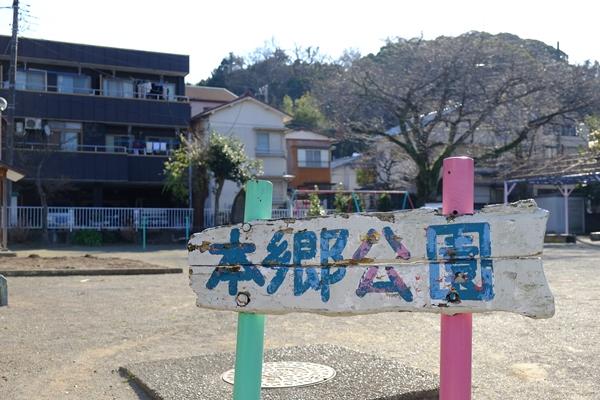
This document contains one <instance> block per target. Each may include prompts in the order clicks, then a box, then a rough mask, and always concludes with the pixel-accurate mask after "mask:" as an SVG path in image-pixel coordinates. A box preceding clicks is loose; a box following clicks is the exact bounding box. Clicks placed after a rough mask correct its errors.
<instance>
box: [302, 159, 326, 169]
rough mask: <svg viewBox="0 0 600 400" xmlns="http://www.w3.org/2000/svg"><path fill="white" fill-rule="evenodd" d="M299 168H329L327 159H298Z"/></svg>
mask: <svg viewBox="0 0 600 400" xmlns="http://www.w3.org/2000/svg"><path fill="white" fill-rule="evenodd" d="M298 166H299V167H301V168H329V161H298Z"/></svg>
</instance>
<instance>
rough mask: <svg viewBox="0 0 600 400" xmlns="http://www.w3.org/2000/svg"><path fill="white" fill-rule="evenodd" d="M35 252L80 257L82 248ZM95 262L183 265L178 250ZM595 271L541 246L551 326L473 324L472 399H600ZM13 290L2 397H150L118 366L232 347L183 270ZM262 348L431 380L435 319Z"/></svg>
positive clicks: (313, 323) (283, 321)
mask: <svg viewBox="0 0 600 400" xmlns="http://www.w3.org/2000/svg"><path fill="white" fill-rule="evenodd" d="M35 252H36V253H38V254H42V255H44V256H64V255H69V256H79V255H83V254H85V253H86V252H89V251H88V250H84V249H79V250H70V251H56V250H53V251H51V250H48V251H44V252H41V251H39V250H36V251H35ZM27 254H28V253H27V252H20V253H19V255H20V256H25V255H27ZM93 254H94V255H99V256H102V254H104V255H110V256H113V257H123V258H130V259H138V260H141V261H146V262H156V263H158V264H161V265H166V266H177V267H182V266H185V264H186V261H185V250H183V249H181V248H180V249H175V248H171V249H153V251H147V252H141V251H138V250H136V249H112V250H110V251H107V250H106V249H98V250H97V252H95V253H93ZM598 265H600V249H599V248H598V247H592V246H585V245H571V246H557V245H555V246H554V247H547V248H545V250H544V268H545V271H546V275H547V278H548V281H549V283H550V287H551V289H552V291H553V293H554V296H555V300H556V315H555V316H554V317H553V318H550V319H545V320H532V319H529V318H525V317H522V316H519V315H513V314H508V313H490V314H478V315H476V316H474V318H473V321H474V323H473V325H474V335H473V398H474V399H485V400H501V399H502V400H506V399H515V400H516V399H519V400H521V399H532V400H533V399H544V400H546V399H549V400H559V399H560V400H564V399H569V400H581V399H599V398H600V364H599V363H598V360H600V329H599V328H598V308H597V305H598V301H599V300H600V298H599V293H600V281H599V280H598V279H597V277H598ZM8 284H9V306H8V307H2V308H0V357H1V358H0V399H2V400H4V399H10V400H37V399H42V400H46V399H53V400H54V399H67V400H69V399H82V400H83V399H85V400H100V399H123V400H133V399H145V398H146V397H144V395H143V394H141V393H140V392H139V391H137V390H136V388H135V387H132V385H131V384H130V383H129V382H128V381H127V379H126V378H124V377H122V376H120V375H119V374H118V373H117V370H118V368H119V367H120V366H122V365H129V364H132V363H136V362H142V361H153V360H161V359H169V358H179V357H189V356H194V355H199V354H206V353H214V352H221V351H233V350H234V348H235V332H236V315H235V314H234V313H231V312H217V311H210V310H204V309H199V308H197V307H196V306H195V296H194V294H193V292H192V290H191V289H190V287H189V282H188V276H187V274H185V273H184V274H171V275H139V276H93V277H78V276H69V277H16V278H8ZM265 341H266V342H265V346H266V347H267V348H275V347H282V346H287V345H304V344H308V343H311V344H312V343H330V344H337V345H342V346H346V347H348V348H350V349H353V350H357V351H362V352H366V353H370V354H375V355H379V356H383V357H387V358H394V359H396V360H399V361H400V362H403V363H405V364H407V365H409V366H412V367H416V368H421V369H425V370H427V371H430V372H434V373H437V372H438V367H439V316H437V315H432V314H422V313H384V314H374V315H361V316H354V317H339V318H332V317H324V316H319V315H313V314H289V315H278V316H269V317H268V318H267V325H266V335H265ZM365 379H368V377H365ZM307 400H308V399H307Z"/></svg>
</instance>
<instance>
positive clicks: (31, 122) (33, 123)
mask: <svg viewBox="0 0 600 400" xmlns="http://www.w3.org/2000/svg"><path fill="white" fill-rule="evenodd" d="M25 129H35V130H40V129H42V119H41V118H25Z"/></svg>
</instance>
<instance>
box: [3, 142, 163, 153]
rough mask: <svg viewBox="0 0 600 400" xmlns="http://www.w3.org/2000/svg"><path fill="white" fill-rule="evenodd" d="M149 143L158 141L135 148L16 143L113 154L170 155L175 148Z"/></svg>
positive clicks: (41, 148) (21, 146) (31, 147)
mask: <svg viewBox="0 0 600 400" xmlns="http://www.w3.org/2000/svg"><path fill="white" fill-rule="evenodd" d="M148 143H158V142H142V145H143V147H139V148H133V147H131V146H102V145H90V144H77V145H75V144H69V143H64V144H56V143H35V142H21V143H15V148H16V149H22V150H37V151H68V152H86V153H111V154H130V155H141V156H146V155H158V156H168V155H170V154H171V153H172V152H173V150H174V149H171V148H166V147H165V148H164V149H163V148H161V147H160V146H159V148H158V149H154V148H148V147H149V146H147V144H148Z"/></svg>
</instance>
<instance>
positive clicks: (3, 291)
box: [0, 275, 8, 307]
mask: <svg viewBox="0 0 600 400" xmlns="http://www.w3.org/2000/svg"><path fill="white" fill-rule="evenodd" d="M7 305H8V281H7V280H6V278H5V277H4V276H3V275H0V307H2V306H7Z"/></svg>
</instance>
